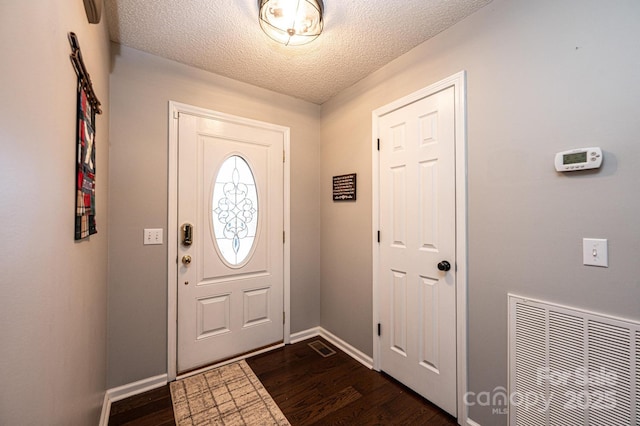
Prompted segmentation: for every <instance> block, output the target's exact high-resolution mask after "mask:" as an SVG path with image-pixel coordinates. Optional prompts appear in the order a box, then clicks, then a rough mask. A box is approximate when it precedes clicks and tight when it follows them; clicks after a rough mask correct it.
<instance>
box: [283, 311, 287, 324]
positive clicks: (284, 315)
mask: <svg viewBox="0 0 640 426" xmlns="http://www.w3.org/2000/svg"><path fill="white" fill-rule="evenodd" d="M285 319H286V314H285V312H284V311H283V312H282V323H283V324H284V323H285Z"/></svg>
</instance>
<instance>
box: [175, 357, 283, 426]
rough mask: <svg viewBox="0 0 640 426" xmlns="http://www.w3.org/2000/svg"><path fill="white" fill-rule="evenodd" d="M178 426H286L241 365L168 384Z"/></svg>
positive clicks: (251, 375) (259, 384)
mask: <svg viewBox="0 0 640 426" xmlns="http://www.w3.org/2000/svg"><path fill="white" fill-rule="evenodd" d="M171 400H172V401H173V412H174V415H175V419H176V424H177V425H178V426H187V425H188V426H200V425H250V426H253V425H289V424H290V423H289V421H287V418H286V417H285V416H284V414H282V411H280V408H278V406H277V405H276V403H275V402H274V401H273V399H272V398H271V395H269V393H268V392H267V390H266V389H265V388H264V386H262V383H260V380H258V377H257V376H256V375H255V373H254V372H253V370H251V367H249V365H248V364H247V363H246V362H245V361H244V360H242V361H238V362H234V363H232V364H228V365H224V366H222V367H218V368H216V369H213V370H210V371H205V372H204V373H200V374H198V375H196V376H192V377H187V378H185V379H182V380H178V381H176V382H173V383H171Z"/></svg>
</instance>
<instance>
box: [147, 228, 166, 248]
mask: <svg viewBox="0 0 640 426" xmlns="http://www.w3.org/2000/svg"><path fill="white" fill-rule="evenodd" d="M149 244H162V228H154V229H145V230H144V245H149Z"/></svg>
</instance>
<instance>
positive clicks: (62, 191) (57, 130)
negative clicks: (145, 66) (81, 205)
mask: <svg viewBox="0 0 640 426" xmlns="http://www.w3.org/2000/svg"><path fill="white" fill-rule="evenodd" d="M68 31H74V32H75V33H76V34H77V35H78V38H79V41H80V46H81V48H82V53H83V56H84V61H85V63H86V65H87V69H88V70H89V72H90V74H91V78H92V80H93V86H94V89H95V91H96V94H97V96H98V98H99V99H100V101H101V102H102V107H103V110H104V114H102V115H99V116H97V117H96V149H97V152H96V160H97V165H96V167H97V180H96V185H97V188H96V200H97V225H98V234H96V235H93V236H91V237H90V238H89V239H88V240H86V241H82V242H74V239H73V236H74V210H75V181H76V176H75V172H76V170H75V158H76V149H75V141H76V120H77V115H76V90H77V78H76V74H75V72H74V70H73V67H72V66H71V62H70V61H69V54H70V53H71V49H70V47H69V42H68V41H67V32H68ZM0 52H2V60H0V100H1V101H0V144H1V147H2V148H1V154H0V223H2V227H0V266H1V268H2V274H0V295H1V296H0V299H1V300H2V309H0V360H1V361H0V377H2V387H1V388H0V424H3V425H40V424H43V423H46V424H49V425H89V424H97V423H98V418H99V416H100V408H101V405H102V401H103V397H104V390H105V379H106V324H107V232H108V227H107V202H108V200H107V195H108V192H107V183H108V180H109V176H108V169H109V166H108V143H109V127H108V123H109V41H108V36H107V32H106V26H105V22H102V23H101V24H99V25H89V24H88V22H87V18H86V16H85V13H84V7H83V3H82V1H81V0H73V1H62V0H56V1H47V2H42V1H40V2H33V1H26V2H20V1H6V0H1V1H0Z"/></svg>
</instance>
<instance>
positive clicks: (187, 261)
mask: <svg viewBox="0 0 640 426" xmlns="http://www.w3.org/2000/svg"><path fill="white" fill-rule="evenodd" d="M182 263H183V264H184V266H189V264H190V263H191V256H189V255H188V254H186V255H184V256H182Z"/></svg>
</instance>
